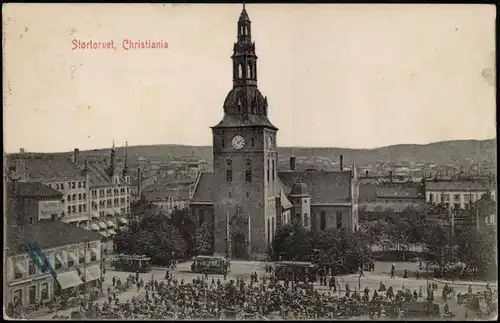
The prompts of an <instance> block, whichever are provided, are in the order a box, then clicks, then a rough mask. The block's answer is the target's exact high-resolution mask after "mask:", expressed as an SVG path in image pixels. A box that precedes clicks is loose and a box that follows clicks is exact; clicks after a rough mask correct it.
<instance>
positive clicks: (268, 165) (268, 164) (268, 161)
mask: <svg viewBox="0 0 500 323" xmlns="http://www.w3.org/2000/svg"><path fill="white" fill-rule="evenodd" d="M270 165H271V161H270V160H269V159H268V160H267V181H268V182H269V180H270V176H269V175H270V173H269V172H270V169H269V168H271V166H270Z"/></svg>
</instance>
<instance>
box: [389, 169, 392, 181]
mask: <svg viewBox="0 0 500 323" xmlns="http://www.w3.org/2000/svg"><path fill="white" fill-rule="evenodd" d="M389 183H392V170H391V171H390V172H389Z"/></svg>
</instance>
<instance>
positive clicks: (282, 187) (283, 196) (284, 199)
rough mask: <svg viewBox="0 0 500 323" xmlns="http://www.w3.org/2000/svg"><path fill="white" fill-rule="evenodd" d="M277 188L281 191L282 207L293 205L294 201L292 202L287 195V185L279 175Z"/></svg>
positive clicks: (286, 207) (287, 207)
mask: <svg viewBox="0 0 500 323" xmlns="http://www.w3.org/2000/svg"><path fill="white" fill-rule="evenodd" d="M277 189H278V190H279V192H280V203H281V207H282V208H284V209H289V208H291V207H292V206H293V205H292V203H290V200H289V199H288V198H287V197H286V194H285V191H286V190H287V189H286V186H285V184H283V182H282V181H281V179H280V178H279V177H278V181H277Z"/></svg>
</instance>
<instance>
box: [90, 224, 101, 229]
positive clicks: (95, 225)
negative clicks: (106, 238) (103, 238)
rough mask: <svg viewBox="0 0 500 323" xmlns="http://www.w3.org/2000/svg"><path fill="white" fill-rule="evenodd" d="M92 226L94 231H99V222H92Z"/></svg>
mask: <svg viewBox="0 0 500 323" xmlns="http://www.w3.org/2000/svg"><path fill="white" fill-rule="evenodd" d="M90 228H91V229H92V230H94V231H99V226H98V225H97V224H95V223H92V224H91V225H90Z"/></svg>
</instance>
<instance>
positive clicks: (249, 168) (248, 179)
mask: <svg viewBox="0 0 500 323" xmlns="http://www.w3.org/2000/svg"><path fill="white" fill-rule="evenodd" d="M245 182H248V183H251V182H252V161H251V160H250V159H247V169H246V170H245Z"/></svg>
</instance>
